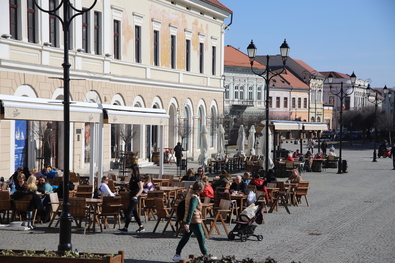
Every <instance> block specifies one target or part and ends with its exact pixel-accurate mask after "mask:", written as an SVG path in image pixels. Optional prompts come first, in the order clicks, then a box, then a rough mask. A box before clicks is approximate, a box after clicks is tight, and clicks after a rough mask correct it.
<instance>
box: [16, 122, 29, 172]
mask: <svg viewBox="0 0 395 263" xmlns="http://www.w3.org/2000/svg"><path fill="white" fill-rule="evenodd" d="M26 144H27V121H15V158H14V159H15V171H16V170H17V169H18V167H19V166H23V167H25V166H26V163H27V158H26V157H27V156H26V152H27V149H26V148H27V145H26Z"/></svg>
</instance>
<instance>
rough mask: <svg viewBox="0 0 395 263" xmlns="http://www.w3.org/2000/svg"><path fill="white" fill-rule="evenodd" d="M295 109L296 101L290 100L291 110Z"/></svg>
mask: <svg viewBox="0 0 395 263" xmlns="http://www.w3.org/2000/svg"><path fill="white" fill-rule="evenodd" d="M295 108H296V99H295V98H292V109H295Z"/></svg>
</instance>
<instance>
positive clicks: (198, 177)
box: [195, 167, 204, 181]
mask: <svg viewBox="0 0 395 263" xmlns="http://www.w3.org/2000/svg"><path fill="white" fill-rule="evenodd" d="M195 177H196V180H197V181H201V180H202V179H203V177H204V173H203V167H199V168H198V170H197V173H196V174H195Z"/></svg>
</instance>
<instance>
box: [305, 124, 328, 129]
mask: <svg viewBox="0 0 395 263" xmlns="http://www.w3.org/2000/svg"><path fill="white" fill-rule="evenodd" d="M303 127H304V128H303V130H305V131H326V130H328V125H327V124H326V123H319V122H305V123H303Z"/></svg>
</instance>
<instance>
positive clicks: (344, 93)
mask: <svg viewBox="0 0 395 263" xmlns="http://www.w3.org/2000/svg"><path fill="white" fill-rule="evenodd" d="M356 80H357V77H356V76H355V74H354V72H353V73H352V74H351V76H350V81H351V90H349V91H347V90H343V81H342V82H340V90H337V89H336V88H334V87H333V86H332V83H333V75H332V73H329V76H328V83H329V85H330V86H329V88H330V91H331V93H332V94H333V95H335V96H336V97H338V98H339V99H340V120H339V122H340V133H339V134H340V140H339V163H338V170H337V173H338V174H342V173H343V172H345V169H346V167H344V170H343V169H342V166H343V161H342V140H343V138H342V137H343V101H344V98H345V97H347V96H349V95H351V94H352V93H353V92H354V85H355V81H356Z"/></svg>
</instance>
